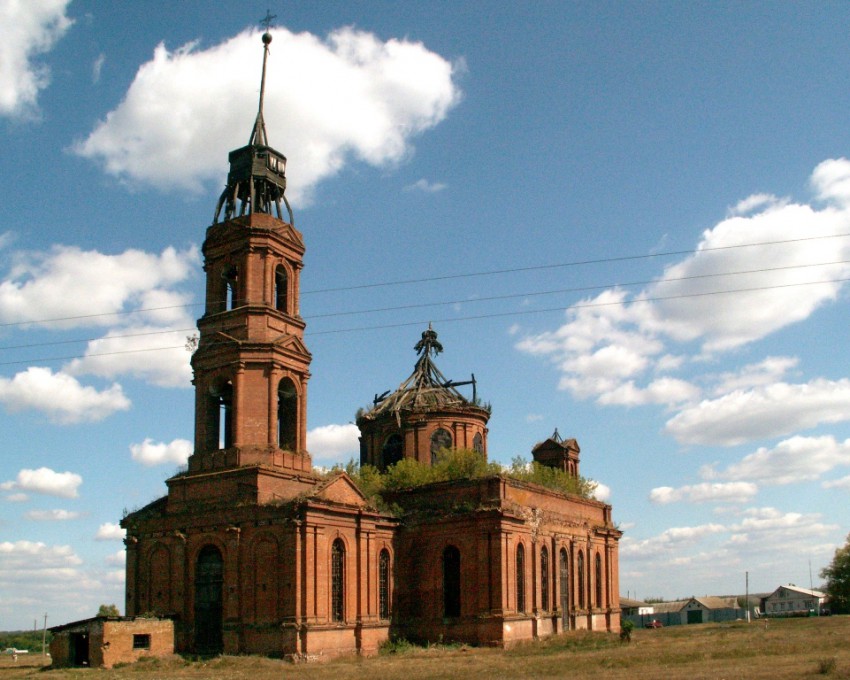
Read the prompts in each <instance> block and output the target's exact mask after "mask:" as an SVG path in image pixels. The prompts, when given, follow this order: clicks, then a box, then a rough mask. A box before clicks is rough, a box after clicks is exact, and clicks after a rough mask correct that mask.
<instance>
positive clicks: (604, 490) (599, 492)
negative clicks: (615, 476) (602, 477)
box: [593, 482, 611, 503]
mask: <svg viewBox="0 0 850 680" xmlns="http://www.w3.org/2000/svg"><path fill="white" fill-rule="evenodd" d="M593 497H594V498H595V499H596V500H598V501H603V502H605V503H607V502H608V501H610V500H611V487H610V486H607V485H606V484H601V483H599V482H597V483H596V488H595V489H594V490H593Z"/></svg>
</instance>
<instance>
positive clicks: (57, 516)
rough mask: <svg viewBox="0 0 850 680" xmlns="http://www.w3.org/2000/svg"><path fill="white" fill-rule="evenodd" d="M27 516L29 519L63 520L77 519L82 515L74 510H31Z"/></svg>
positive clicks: (42, 520) (43, 520)
mask: <svg viewBox="0 0 850 680" xmlns="http://www.w3.org/2000/svg"><path fill="white" fill-rule="evenodd" d="M25 516H26V518H27V519H32V520H36V521H39V522H61V521H64V520H68V519H77V518H78V517H80V513H79V512H74V511H73V510H29V511H28V512H27V513H26V515H25Z"/></svg>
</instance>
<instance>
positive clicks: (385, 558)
mask: <svg viewBox="0 0 850 680" xmlns="http://www.w3.org/2000/svg"><path fill="white" fill-rule="evenodd" d="M378 616H379V617H380V618H382V619H388V618H390V554H389V553H388V552H387V551H386V550H382V551H381V556H380V557H379V558H378Z"/></svg>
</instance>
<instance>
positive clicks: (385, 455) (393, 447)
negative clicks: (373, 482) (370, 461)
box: [380, 434, 404, 470]
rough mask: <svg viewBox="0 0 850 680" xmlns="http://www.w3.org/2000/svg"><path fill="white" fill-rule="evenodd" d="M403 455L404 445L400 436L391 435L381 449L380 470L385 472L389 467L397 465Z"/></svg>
mask: <svg viewBox="0 0 850 680" xmlns="http://www.w3.org/2000/svg"><path fill="white" fill-rule="evenodd" d="M403 455H404V443H403V441H402V438H401V435H400V434H391V435H390V436H389V437H387V441H385V442H384V446H383V448H382V449H381V464H380V467H381V469H382V470H386V469H387V468H388V467H390V466H391V465H395V464H396V463H398V462H399V461H400V460H401V459H402V456H403Z"/></svg>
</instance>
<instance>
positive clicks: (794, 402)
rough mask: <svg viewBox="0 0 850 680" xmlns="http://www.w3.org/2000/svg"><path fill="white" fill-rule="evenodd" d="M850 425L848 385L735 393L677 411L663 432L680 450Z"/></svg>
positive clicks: (816, 383)
mask: <svg viewBox="0 0 850 680" xmlns="http://www.w3.org/2000/svg"><path fill="white" fill-rule="evenodd" d="M848 419H850V380H848V379H846V378H843V379H841V380H837V381H833V380H826V379H823V378H818V379H815V380H812V381H810V382H808V383H802V384H797V385H789V384H788V383H782V382H780V383H775V384H773V385H766V386H763V387H757V388H754V389H751V390H735V391H733V392H730V393H728V394H724V395H723V396H722V397H719V398H717V399H706V400H703V401H701V402H700V403H698V404H695V405H693V406H689V407H687V408H684V409H682V410H681V411H680V412H679V413H677V414H676V415H675V416H673V417H672V418H671V419H670V420H668V421H667V424H666V426H665V431H666V432H667V433H669V434H671V435H673V436H674V437H675V438H676V439H677V440H678V441H680V442H682V443H684V444H715V445H721V446H736V445H738V444H743V443H744V442H747V441H751V440H753V439H759V438H765V437H776V436H781V435H785V434H789V433H791V432H794V431H795V430H801V429H807V428H811V427H815V426H816V425H820V424H823V423H837V422H842V421H846V420H848Z"/></svg>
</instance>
